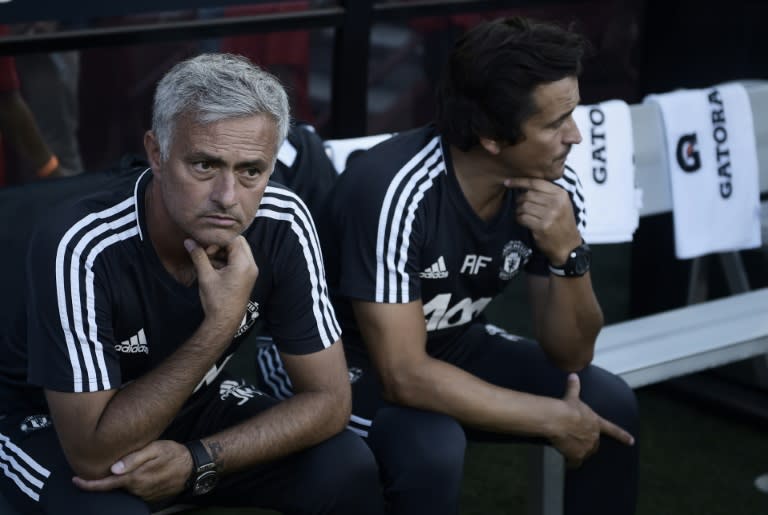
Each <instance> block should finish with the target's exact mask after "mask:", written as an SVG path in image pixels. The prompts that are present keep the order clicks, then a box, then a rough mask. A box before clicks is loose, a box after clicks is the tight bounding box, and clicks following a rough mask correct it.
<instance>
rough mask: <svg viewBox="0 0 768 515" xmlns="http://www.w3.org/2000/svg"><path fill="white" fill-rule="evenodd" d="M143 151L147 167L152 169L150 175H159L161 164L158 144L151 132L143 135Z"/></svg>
mask: <svg viewBox="0 0 768 515" xmlns="http://www.w3.org/2000/svg"><path fill="white" fill-rule="evenodd" d="M144 150H145V151H146V153H147V161H149V166H151V167H152V173H154V174H158V173H160V168H161V167H160V163H161V162H162V157H161V156H160V144H159V143H158V141H157V137H156V136H155V133H154V132H152V131H147V132H145V133H144Z"/></svg>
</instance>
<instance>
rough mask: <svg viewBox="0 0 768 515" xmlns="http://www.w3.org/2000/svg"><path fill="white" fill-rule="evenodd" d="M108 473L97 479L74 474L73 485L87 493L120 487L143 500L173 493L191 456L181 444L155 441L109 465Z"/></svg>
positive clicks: (187, 469) (183, 480)
mask: <svg viewBox="0 0 768 515" xmlns="http://www.w3.org/2000/svg"><path fill="white" fill-rule="evenodd" d="M110 470H111V472H112V474H111V475H109V476H107V477H104V478H101V479H83V478H80V477H77V476H75V477H74V478H72V482H73V483H74V484H75V486H77V487H79V488H82V489H83V490H88V491H89V492H106V491H109V490H116V489H123V490H126V491H128V492H130V493H132V494H134V495H136V496H137V497H140V498H142V499H144V500H145V501H147V502H155V501H160V500H163V499H168V498H170V497H173V496H176V495H178V494H179V493H181V492H182V491H183V490H184V486H185V484H186V481H187V478H188V477H189V475H190V472H191V471H192V456H191V455H190V454H189V450H188V449H187V448H186V447H185V446H184V445H182V444H180V443H177V442H174V441H172V440H155V441H154V442H151V443H150V444H148V445H147V446H145V447H143V448H141V449H139V450H137V451H134V452H132V453H130V454H128V455H126V456H124V457H123V458H122V459H120V460H119V461H117V462H116V463H114V464H113V465H112V467H110Z"/></svg>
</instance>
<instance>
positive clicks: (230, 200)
mask: <svg viewBox="0 0 768 515" xmlns="http://www.w3.org/2000/svg"><path fill="white" fill-rule="evenodd" d="M235 189H236V178H235V174H234V173H233V172H232V171H230V170H221V171H219V173H218V174H217V175H216V178H215V179H214V180H213V190H211V200H212V201H213V202H215V203H216V204H218V205H220V206H221V207H224V208H229V207H232V206H233V205H235V204H236V203H237V200H236V199H237V195H236V192H235Z"/></svg>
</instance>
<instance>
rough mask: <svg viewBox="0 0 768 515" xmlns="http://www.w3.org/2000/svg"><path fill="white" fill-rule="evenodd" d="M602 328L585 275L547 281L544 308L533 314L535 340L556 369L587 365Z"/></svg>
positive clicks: (597, 306) (587, 277)
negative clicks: (552, 360)
mask: <svg viewBox="0 0 768 515" xmlns="http://www.w3.org/2000/svg"><path fill="white" fill-rule="evenodd" d="M602 327H603V313H602V310H601V309H600V305H599V303H598V302H597V298H596V297H595V294H594V291H593V289H592V282H591V279H590V275H589V273H587V274H586V275H585V276H583V277H580V278H561V277H551V278H550V282H549V288H548V291H547V300H546V303H545V308H544V309H543V310H541V313H538V314H537V321H536V328H537V332H536V337H537V339H538V340H539V343H540V344H541V346H542V347H543V348H544V350H545V351H546V352H547V353H548V354H549V355H550V356H551V357H552V358H553V359H555V360H556V361H557V362H558V363H559V364H560V366H562V367H564V368H566V369H569V370H571V371H576V370H579V369H581V368H583V367H584V366H586V365H587V364H589V362H590V361H591V360H592V355H593V352H594V344H595V339H596V338H597V335H598V333H599V332H600V329H601V328H602Z"/></svg>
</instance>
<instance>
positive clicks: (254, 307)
mask: <svg viewBox="0 0 768 515" xmlns="http://www.w3.org/2000/svg"><path fill="white" fill-rule="evenodd" d="M257 318H259V303H258V302H253V301H251V300H249V301H248V307H247V309H246V310H245V315H243V320H242V321H241V322H240V327H239V328H238V329H237V332H236V333H235V338H238V337H240V336H242V335H244V334H245V332H246V331H247V330H248V329H250V328H251V326H252V325H253V324H255V323H256V319H257Z"/></svg>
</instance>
